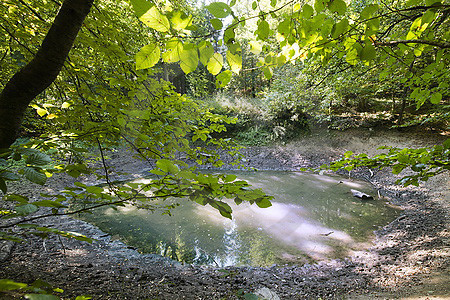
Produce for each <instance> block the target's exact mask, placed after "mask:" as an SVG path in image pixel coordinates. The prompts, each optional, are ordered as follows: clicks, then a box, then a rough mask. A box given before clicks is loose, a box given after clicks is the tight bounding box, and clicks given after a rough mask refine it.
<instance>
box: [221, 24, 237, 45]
mask: <svg viewBox="0 0 450 300" xmlns="http://www.w3.org/2000/svg"><path fill="white" fill-rule="evenodd" d="M235 28H236V27H232V26H230V27H228V28H227V29H225V32H224V34H223V40H224V41H225V43H226V44H231V43H233V42H235V38H236V33H235V32H234V29H235Z"/></svg>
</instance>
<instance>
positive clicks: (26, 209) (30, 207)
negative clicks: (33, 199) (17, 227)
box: [15, 203, 39, 216]
mask: <svg viewBox="0 0 450 300" xmlns="http://www.w3.org/2000/svg"><path fill="white" fill-rule="evenodd" d="M38 209H39V208H38V207H37V206H36V205H34V204H31V203H29V204H25V205H19V206H16V208H15V211H16V213H17V214H19V215H21V216H26V215H29V214H32V213H34V212H37V211H38Z"/></svg>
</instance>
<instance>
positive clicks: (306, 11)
mask: <svg viewBox="0 0 450 300" xmlns="http://www.w3.org/2000/svg"><path fill="white" fill-rule="evenodd" d="M313 14H314V9H313V8H312V6H311V5H309V4H305V5H303V8H302V16H303V19H309V18H311V17H312V15H313Z"/></svg>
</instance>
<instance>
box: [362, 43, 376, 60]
mask: <svg viewBox="0 0 450 300" xmlns="http://www.w3.org/2000/svg"><path fill="white" fill-rule="evenodd" d="M375 56H376V51H375V47H374V46H373V45H372V43H371V42H367V43H366V44H365V46H364V48H362V50H361V53H360V58H361V60H365V61H370V60H373V59H374V58H375Z"/></svg>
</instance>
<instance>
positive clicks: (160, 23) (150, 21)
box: [139, 6, 170, 32]
mask: <svg viewBox="0 0 450 300" xmlns="http://www.w3.org/2000/svg"><path fill="white" fill-rule="evenodd" d="M139 20H141V21H142V22H143V23H144V24H145V25H147V26H148V27H150V28H153V29H155V30H157V31H160V32H168V31H169V30H170V23H169V19H167V17H166V16H165V15H162V14H161V13H160V12H159V10H158V9H157V8H156V6H153V7H152V8H150V9H149V10H148V11H147V12H146V13H145V14H143V15H142V16H141V17H140V18H139Z"/></svg>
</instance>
